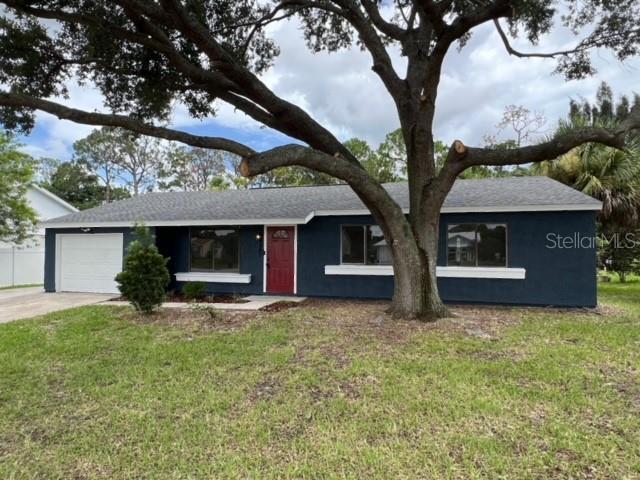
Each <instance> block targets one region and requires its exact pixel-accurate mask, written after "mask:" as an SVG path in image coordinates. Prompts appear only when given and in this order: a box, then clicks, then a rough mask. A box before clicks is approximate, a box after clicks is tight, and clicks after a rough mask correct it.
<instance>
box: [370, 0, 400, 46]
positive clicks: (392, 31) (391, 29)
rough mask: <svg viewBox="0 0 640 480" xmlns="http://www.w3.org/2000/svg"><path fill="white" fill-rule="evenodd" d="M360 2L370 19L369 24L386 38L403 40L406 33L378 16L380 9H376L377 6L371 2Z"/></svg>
mask: <svg viewBox="0 0 640 480" xmlns="http://www.w3.org/2000/svg"><path fill="white" fill-rule="evenodd" d="M361 1H362V6H363V7H364V10H365V11H366V12H367V15H368V16H369V18H370V19H371V22H372V23H373V24H374V25H375V27H376V28H377V29H378V30H380V31H381V32H382V33H384V34H385V35H386V36H388V37H390V38H393V39H395V40H399V41H401V40H402V39H403V38H404V36H405V34H406V33H407V32H406V31H405V30H404V29H403V28H401V27H399V26H398V25H396V24H394V23H391V22H388V21H386V20H385V19H384V18H382V15H380V9H379V8H378V5H377V4H376V3H374V2H373V1H372V0H361Z"/></svg>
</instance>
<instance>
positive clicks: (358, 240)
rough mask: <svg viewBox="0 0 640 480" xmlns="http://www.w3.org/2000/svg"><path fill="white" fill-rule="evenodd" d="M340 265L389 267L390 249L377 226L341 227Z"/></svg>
mask: <svg viewBox="0 0 640 480" xmlns="http://www.w3.org/2000/svg"><path fill="white" fill-rule="evenodd" d="M341 254H342V257H341V259H342V263H347V264H348V263H355V264H363V265H365V264H366V265H391V263H392V258H391V249H390V248H389V246H388V245H387V242H386V240H385V238H384V235H383V234H382V229H381V228H380V227H378V226H377V225H343V226H342V252H341Z"/></svg>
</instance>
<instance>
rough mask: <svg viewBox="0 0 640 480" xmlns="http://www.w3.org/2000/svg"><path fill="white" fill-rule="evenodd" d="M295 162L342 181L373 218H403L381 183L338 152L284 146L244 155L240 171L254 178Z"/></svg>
mask: <svg viewBox="0 0 640 480" xmlns="http://www.w3.org/2000/svg"><path fill="white" fill-rule="evenodd" d="M294 165H297V166H301V167H306V168H310V169H313V170H316V171H318V172H322V173H326V174H328V175H331V176H333V177H336V178H339V179H341V180H343V181H345V182H346V183H348V184H349V185H350V186H351V188H353V190H354V191H355V192H356V194H357V195H358V197H360V199H361V200H362V201H363V202H364V204H365V205H366V206H367V207H368V208H369V209H370V210H371V212H372V213H373V215H374V217H377V218H381V219H390V218H396V219H399V218H404V214H403V213H402V209H401V208H400V206H399V205H398V204H397V203H396V202H395V201H394V200H393V199H392V198H391V196H390V195H389V193H388V192H387V191H386V190H385V189H384V188H383V187H382V186H381V185H380V183H378V182H377V181H375V180H373V179H372V178H371V176H370V175H369V174H368V173H367V172H366V171H365V169H364V168H362V167H361V166H360V165H354V164H353V163H351V162H349V161H347V160H346V159H345V158H344V157H342V156H341V155H334V156H331V155H327V154H326V153H324V152H321V151H318V150H315V149H313V148H309V147H304V146H302V145H295V144H290V145H284V146H281V147H276V148H273V149H271V150H268V151H266V152H261V153H257V154H255V155H252V156H248V157H244V158H243V160H242V162H241V163H240V173H241V174H242V175H243V176H245V177H253V176H255V175H260V174H262V173H266V172H268V171H270V170H273V169H274V168H279V167H290V166H294Z"/></svg>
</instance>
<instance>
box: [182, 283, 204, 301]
mask: <svg viewBox="0 0 640 480" xmlns="http://www.w3.org/2000/svg"><path fill="white" fill-rule="evenodd" d="M182 293H183V294H184V296H185V297H187V298H188V299H189V300H197V299H199V298H202V296H203V295H204V283H202V282H187V283H185V284H184V286H183V287H182Z"/></svg>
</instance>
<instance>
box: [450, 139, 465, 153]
mask: <svg viewBox="0 0 640 480" xmlns="http://www.w3.org/2000/svg"><path fill="white" fill-rule="evenodd" d="M453 149H454V150H455V152H456V153H457V154H458V155H464V154H465V153H467V147H466V146H465V144H464V143H462V141H460V140H455V141H454V142H453Z"/></svg>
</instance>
